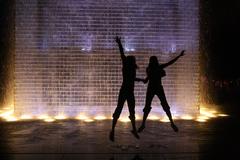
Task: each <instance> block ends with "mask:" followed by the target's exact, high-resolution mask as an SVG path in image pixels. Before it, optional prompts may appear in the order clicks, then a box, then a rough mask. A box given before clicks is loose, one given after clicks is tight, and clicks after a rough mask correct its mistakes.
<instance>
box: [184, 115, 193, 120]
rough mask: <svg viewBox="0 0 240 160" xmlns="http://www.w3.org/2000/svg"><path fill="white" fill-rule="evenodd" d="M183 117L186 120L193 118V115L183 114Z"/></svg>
mask: <svg viewBox="0 0 240 160" xmlns="http://www.w3.org/2000/svg"><path fill="white" fill-rule="evenodd" d="M181 119H184V120H192V119H193V117H192V116H190V115H183V116H181Z"/></svg>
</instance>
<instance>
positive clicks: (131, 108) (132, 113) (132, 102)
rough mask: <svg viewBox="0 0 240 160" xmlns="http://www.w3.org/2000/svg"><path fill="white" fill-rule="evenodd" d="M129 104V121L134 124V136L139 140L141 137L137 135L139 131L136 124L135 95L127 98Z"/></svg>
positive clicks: (131, 94) (132, 94)
mask: <svg viewBox="0 0 240 160" xmlns="http://www.w3.org/2000/svg"><path fill="white" fill-rule="evenodd" d="M127 102H128V110H129V113H130V115H129V119H130V120H131V123H132V131H131V132H132V134H133V135H134V136H135V137H136V138H137V139H139V138H140V137H139V136H138V134H137V129H136V123H135V97H134V93H133V92H132V93H130V94H129V95H128V98H127Z"/></svg>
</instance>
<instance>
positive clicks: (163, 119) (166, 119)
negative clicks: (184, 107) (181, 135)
mask: <svg viewBox="0 0 240 160" xmlns="http://www.w3.org/2000/svg"><path fill="white" fill-rule="evenodd" d="M160 121H161V122H170V121H169V119H168V118H167V117H165V118H162V119H160Z"/></svg>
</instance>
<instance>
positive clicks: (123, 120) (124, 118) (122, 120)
mask: <svg viewBox="0 0 240 160" xmlns="http://www.w3.org/2000/svg"><path fill="white" fill-rule="evenodd" d="M119 121H121V122H124V123H127V122H130V119H129V118H127V117H123V118H120V119H119Z"/></svg>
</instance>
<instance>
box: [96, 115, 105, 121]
mask: <svg viewBox="0 0 240 160" xmlns="http://www.w3.org/2000/svg"><path fill="white" fill-rule="evenodd" d="M94 119H95V120H99V121H100V120H105V119H107V118H106V117H105V116H96V117H94Z"/></svg>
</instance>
